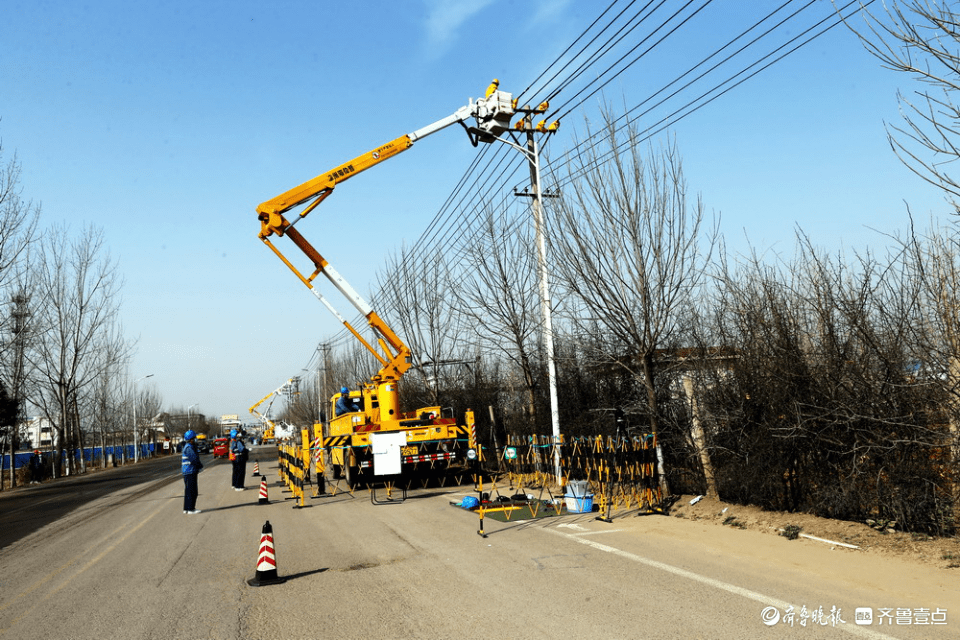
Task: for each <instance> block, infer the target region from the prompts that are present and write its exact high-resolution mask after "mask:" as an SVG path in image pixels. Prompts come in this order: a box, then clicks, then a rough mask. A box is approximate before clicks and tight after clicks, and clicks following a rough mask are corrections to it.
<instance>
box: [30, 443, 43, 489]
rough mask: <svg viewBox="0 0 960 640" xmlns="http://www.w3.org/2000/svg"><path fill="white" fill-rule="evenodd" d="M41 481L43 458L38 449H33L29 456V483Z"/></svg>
mask: <svg viewBox="0 0 960 640" xmlns="http://www.w3.org/2000/svg"><path fill="white" fill-rule="evenodd" d="M42 481H43V458H41V457H40V450H39V449H34V450H33V455H32V456H30V484H38V483H40V482H42Z"/></svg>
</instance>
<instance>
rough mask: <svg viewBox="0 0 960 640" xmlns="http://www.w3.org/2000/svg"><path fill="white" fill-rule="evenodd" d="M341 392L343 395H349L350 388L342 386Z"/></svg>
mask: <svg viewBox="0 0 960 640" xmlns="http://www.w3.org/2000/svg"><path fill="white" fill-rule="evenodd" d="M340 393H342V394H343V395H347V394H348V393H350V389H347V388H346V387H340Z"/></svg>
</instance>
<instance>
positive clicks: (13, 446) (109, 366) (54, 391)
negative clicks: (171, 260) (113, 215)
mask: <svg viewBox="0 0 960 640" xmlns="http://www.w3.org/2000/svg"><path fill="white" fill-rule="evenodd" d="M20 178H21V167H20V163H19V162H18V160H17V158H16V156H14V157H12V158H10V159H9V160H6V161H4V160H3V153H2V149H0V308H2V311H0V431H2V433H0V453H2V454H4V455H6V454H9V453H10V452H16V451H17V450H18V449H19V448H20V445H21V438H22V437H23V432H22V431H23V425H24V422H25V420H26V418H27V417H28V416H37V415H39V416H40V417H42V418H45V419H46V421H47V423H48V424H50V425H51V427H52V429H53V431H54V434H52V435H53V438H52V440H53V441H54V442H57V443H58V445H59V446H58V447H57V448H56V450H55V451H54V455H55V456H56V457H57V458H59V453H60V451H62V450H66V451H72V450H75V449H77V448H81V447H84V446H100V447H103V446H122V445H125V444H131V443H132V441H133V431H132V428H133V427H132V425H133V418H132V416H133V415H137V416H139V417H140V418H142V420H140V421H139V422H141V423H143V422H147V421H149V419H150V418H152V417H153V416H155V415H156V414H157V413H158V412H159V408H160V399H159V397H158V396H157V395H156V393H155V392H153V391H150V390H148V389H136V388H135V386H136V385H134V384H133V382H131V380H130V377H129V375H128V372H127V365H128V363H129V360H130V356H131V354H132V351H133V346H134V345H133V342H132V341H131V340H129V339H127V338H126V337H125V336H124V335H123V332H122V327H121V324H120V320H119V312H120V288H121V285H122V282H121V278H120V276H119V273H118V269H117V264H116V262H115V261H114V260H112V259H111V258H110V257H109V255H108V253H107V250H106V247H105V246H104V239H103V234H102V232H101V231H100V230H99V229H97V228H95V227H92V226H86V227H84V228H83V229H82V230H80V231H79V232H74V231H72V230H71V229H69V228H68V227H66V226H63V225H54V226H52V227H43V226H42V224H41V207H40V206H39V205H38V204H34V203H33V202H32V201H29V200H26V199H24V198H23V195H22V186H21V182H20ZM135 391H136V393H135ZM146 433H147V431H146V429H145V428H144V429H143V432H142V434H141V437H143V436H145V435H146ZM32 444H33V445H34V446H39V443H38V442H34V443H32ZM54 462H55V464H54V472H55V473H62V472H64V471H67V472H70V473H78V472H81V473H82V472H83V471H84V470H85V469H84V464H85V461H84V460H83V459H82V457H81V458H80V459H79V460H77V459H75V458H74V457H73V456H66V457H65V458H64V459H63V460H59V459H56V460H55V461H54ZM16 481H17V478H16V473H15V469H14V465H12V464H11V465H10V467H9V482H10V484H11V486H14V485H15V484H16ZM0 486H2V485H0Z"/></svg>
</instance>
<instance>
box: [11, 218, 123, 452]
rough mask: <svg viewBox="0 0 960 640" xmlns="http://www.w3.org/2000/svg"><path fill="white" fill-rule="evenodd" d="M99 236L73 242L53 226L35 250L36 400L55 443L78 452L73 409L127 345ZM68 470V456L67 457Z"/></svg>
mask: <svg viewBox="0 0 960 640" xmlns="http://www.w3.org/2000/svg"><path fill="white" fill-rule="evenodd" d="M102 252H103V235H102V232H100V231H99V230H96V229H94V228H91V227H88V228H86V229H85V230H84V231H83V232H82V233H81V234H80V236H79V237H77V238H74V239H71V238H70V236H69V235H68V232H67V229H66V228H65V227H54V228H53V229H51V230H50V231H49V232H48V233H47V234H46V235H45V236H44V238H43V240H42V242H41V244H40V253H39V261H38V264H37V277H36V289H35V292H34V295H35V297H36V298H38V299H41V300H43V305H42V306H40V307H38V309H37V310H36V312H35V313H36V317H37V325H38V328H39V335H38V337H37V340H36V341H35V343H34V345H33V348H32V349H31V350H30V356H29V358H30V361H31V364H32V365H33V366H34V367H35V369H36V371H37V374H38V390H37V393H36V394H35V397H34V398H31V400H33V401H34V403H35V404H37V405H38V406H39V407H40V408H41V409H42V410H43V412H44V414H45V415H46V417H47V418H48V419H49V420H50V421H51V423H52V424H53V425H54V428H55V429H56V431H57V434H58V437H59V443H60V446H61V447H62V448H64V449H65V450H66V451H68V452H71V451H72V450H73V447H75V446H76V444H77V442H76V439H77V438H76V437H75V430H76V428H79V425H77V424H76V422H77V420H76V411H75V410H74V408H75V403H76V402H77V398H78V395H79V394H82V393H85V392H86V391H87V390H88V387H90V386H91V385H93V384H94V383H95V382H96V380H97V379H98V378H99V376H100V375H102V373H103V371H104V370H107V369H110V367H111V366H112V365H114V364H115V363H116V361H117V359H118V358H119V359H123V358H124V357H125V355H126V354H128V352H129V349H130V346H129V345H128V344H126V343H125V342H124V339H123V337H122V336H121V335H120V333H119V331H117V330H116V326H117V325H116V322H117V314H118V311H119V308H120V298H119V288H120V281H119V278H118V275H117V270H116V265H115V263H114V262H113V261H111V260H110V259H109V257H107V256H104V255H102ZM66 464H67V465H68V468H72V466H73V455H72V454H71V455H68V457H67V463H66Z"/></svg>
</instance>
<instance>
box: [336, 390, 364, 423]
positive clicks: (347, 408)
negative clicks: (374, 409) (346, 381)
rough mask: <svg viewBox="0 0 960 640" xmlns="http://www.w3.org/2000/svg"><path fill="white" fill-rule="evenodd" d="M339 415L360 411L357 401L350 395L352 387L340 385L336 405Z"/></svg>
mask: <svg viewBox="0 0 960 640" xmlns="http://www.w3.org/2000/svg"><path fill="white" fill-rule="evenodd" d="M334 408H335V409H336V413H337V415H338V416H342V415H343V414H345V413H352V412H354V411H360V408H359V407H357V403H356V401H355V400H354V399H353V398H351V397H350V389H347V388H346V387H340V397H339V398H337V404H336V406H335V407H334Z"/></svg>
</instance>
